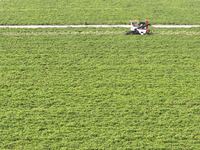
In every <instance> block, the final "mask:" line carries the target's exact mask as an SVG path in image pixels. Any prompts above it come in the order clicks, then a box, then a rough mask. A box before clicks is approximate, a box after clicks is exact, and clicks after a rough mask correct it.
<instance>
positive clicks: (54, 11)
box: [0, 0, 200, 24]
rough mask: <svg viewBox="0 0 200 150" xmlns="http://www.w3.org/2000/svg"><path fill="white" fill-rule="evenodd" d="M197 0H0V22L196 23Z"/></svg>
mask: <svg viewBox="0 0 200 150" xmlns="http://www.w3.org/2000/svg"><path fill="white" fill-rule="evenodd" d="M199 8H200V1H199V0H190V1H188V0H32V1H31V2H30V0H0V24H127V23H128V21H129V20H131V19H145V18H149V19H150V20H151V22H152V23H154V24H159V23H160V24H200V9H199Z"/></svg>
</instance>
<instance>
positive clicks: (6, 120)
mask: <svg viewBox="0 0 200 150" xmlns="http://www.w3.org/2000/svg"><path fill="white" fill-rule="evenodd" d="M6 2H7V1H3V3H6ZM16 2H17V1H16ZM24 2H25V1H24ZM35 2H37V1H35ZM38 2H39V1H38ZM54 2H55V1H52V3H50V4H54ZM59 2H61V1H59ZM68 2H69V1H68ZM113 2H114V1H113ZM1 3H2V1H1ZM197 3H198V2H197ZM25 4H26V3H25ZM27 4H28V2H27ZM50 4H49V7H50ZM25 6H26V5H25ZM52 6H53V5H52ZM21 7H22V6H21ZM30 7H32V5H30ZM41 7H44V5H41ZM60 7H62V6H60ZM52 9H53V8H52ZM39 10H40V11H42V12H45V10H42V9H39ZM40 11H39V12H40ZM57 11H58V10H57ZM39 12H38V14H39ZM13 15H14V13H13ZM15 15H17V14H15ZM26 15H27V16H28V14H26ZM47 20H48V19H47ZM47 20H46V21H47ZM58 20H59V19H58ZM16 21H17V19H16ZM21 21H22V20H21ZM35 23H37V22H35ZM121 33H123V31H122V29H118V30H114V29H112V30H107V29H106V30H105V29H104V30H95V29H90V30H89V29H86V30H83V29H80V30H77V29H76V30H74V29H70V30H13V29H12V30H8V29H4V30H1V31H0V109H1V111H0V120H1V121H0V133H1V134H0V141H1V142H0V149H33V148H34V149H49V148H50V149H191V150H194V149H198V148H199V147H200V126H199V124H200V117H199V115H200V99H199V97H200V92H199V91H200V82H199V81H200V61H199V60H200V53H199V51H200V42H199V40H200V37H199V35H200V32H199V31H198V30H158V31H155V32H154V35H152V36H125V35H123V34H121Z"/></svg>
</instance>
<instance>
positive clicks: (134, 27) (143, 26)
mask: <svg viewBox="0 0 200 150" xmlns="http://www.w3.org/2000/svg"><path fill="white" fill-rule="evenodd" d="M130 24H131V30H130V31H128V32H127V33H126V35H131V34H139V35H145V34H149V33H150V29H149V26H150V24H149V21H148V20H146V21H143V22H139V21H137V20H134V21H130Z"/></svg>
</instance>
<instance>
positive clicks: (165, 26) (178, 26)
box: [0, 25, 200, 29]
mask: <svg viewBox="0 0 200 150" xmlns="http://www.w3.org/2000/svg"><path fill="white" fill-rule="evenodd" d="M152 27H153V28H200V25H152ZM0 28H15V29H38V28H130V25H0Z"/></svg>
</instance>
